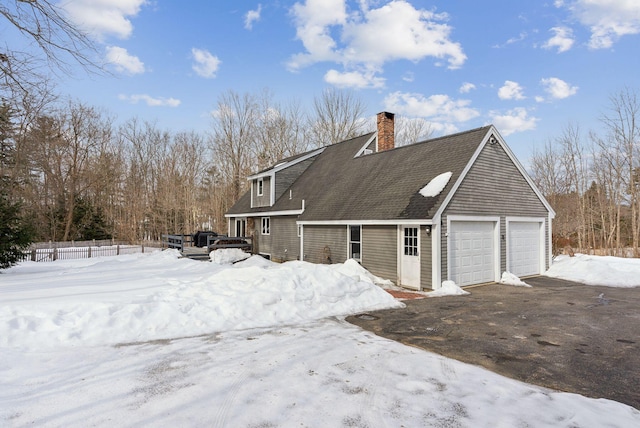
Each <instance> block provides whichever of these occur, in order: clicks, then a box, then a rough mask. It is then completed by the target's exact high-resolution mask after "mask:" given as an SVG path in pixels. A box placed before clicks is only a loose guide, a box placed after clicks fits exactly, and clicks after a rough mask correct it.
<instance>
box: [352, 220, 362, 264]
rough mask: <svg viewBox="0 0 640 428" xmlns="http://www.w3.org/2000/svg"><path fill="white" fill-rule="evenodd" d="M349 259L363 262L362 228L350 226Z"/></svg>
mask: <svg viewBox="0 0 640 428" xmlns="http://www.w3.org/2000/svg"><path fill="white" fill-rule="evenodd" d="M349 258H351V259H354V260H357V261H359V262H360V261H362V226H349Z"/></svg>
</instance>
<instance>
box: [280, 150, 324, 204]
mask: <svg viewBox="0 0 640 428" xmlns="http://www.w3.org/2000/svg"><path fill="white" fill-rule="evenodd" d="M315 159H316V157H315V156H314V157H312V158H309V159H306V160H304V161H302V162H298V163H296V164H294V165H292V166H290V167H289V168H285V169H283V170H282V171H278V172H277V173H276V201H277V200H278V199H280V196H282V195H283V194H284V193H285V192H286V191H287V189H288V188H289V187H291V185H292V184H293V182H294V181H296V179H297V178H298V177H300V175H301V174H302V173H303V172H305V171H306V169H307V168H309V165H311V163H313V161H314V160H315Z"/></svg>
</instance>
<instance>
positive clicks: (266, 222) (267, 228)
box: [262, 217, 271, 235]
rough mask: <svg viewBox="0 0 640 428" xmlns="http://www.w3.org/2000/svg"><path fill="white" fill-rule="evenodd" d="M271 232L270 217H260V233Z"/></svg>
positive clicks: (266, 233)
mask: <svg viewBox="0 0 640 428" xmlns="http://www.w3.org/2000/svg"><path fill="white" fill-rule="evenodd" d="M270 233H271V217H262V234H263V235H269V234H270Z"/></svg>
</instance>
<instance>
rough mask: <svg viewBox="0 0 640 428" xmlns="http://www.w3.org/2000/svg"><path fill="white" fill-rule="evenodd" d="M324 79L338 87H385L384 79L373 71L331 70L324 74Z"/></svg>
mask: <svg viewBox="0 0 640 428" xmlns="http://www.w3.org/2000/svg"><path fill="white" fill-rule="evenodd" d="M324 81H325V82H327V83H330V84H332V85H334V86H337V87H338V88H356V89H365V88H382V87H384V79H383V78H381V77H376V76H375V74H374V73H372V72H369V73H361V72H359V71H347V72H344V73H341V72H339V71H336V70H329V71H328V72H327V73H326V74H325V75H324Z"/></svg>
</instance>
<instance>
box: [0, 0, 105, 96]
mask: <svg viewBox="0 0 640 428" xmlns="http://www.w3.org/2000/svg"><path fill="white" fill-rule="evenodd" d="M0 17H2V18H4V21H5V23H6V28H7V29H11V30H12V31H16V32H17V33H19V34H20V35H21V36H22V39H23V40H24V45H23V46H15V47H13V48H12V47H10V46H3V47H2V48H0V75H1V77H2V80H3V81H2V83H3V84H4V85H7V87H12V88H16V87H17V88H20V89H21V90H22V91H23V92H29V91H31V90H32V89H33V86H34V85H36V86H37V85H38V84H39V83H40V82H41V81H42V74H43V73H42V71H41V70H42V69H43V68H47V69H50V70H59V71H62V72H64V73H68V72H69V71H70V64H71V63H76V64H80V65H81V66H82V67H84V69H85V70H92V71H99V70H100V67H99V66H98V65H97V64H96V62H95V61H94V60H93V58H92V55H93V54H94V52H95V50H96V49H95V45H94V43H93V42H92V41H91V39H89V38H88V37H87V35H86V34H84V33H83V32H82V31H80V30H79V29H78V28H77V27H76V26H75V25H73V24H72V23H71V22H70V21H69V20H68V19H67V18H66V17H65V15H64V12H63V11H62V10H61V9H59V7H58V6H57V5H56V4H55V3H54V2H52V1H48V0H7V1H4V2H2V4H0ZM31 46H35V47H36V49H35V50H33V49H32V48H31Z"/></svg>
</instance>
